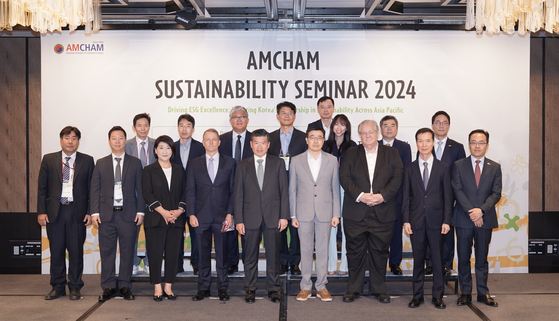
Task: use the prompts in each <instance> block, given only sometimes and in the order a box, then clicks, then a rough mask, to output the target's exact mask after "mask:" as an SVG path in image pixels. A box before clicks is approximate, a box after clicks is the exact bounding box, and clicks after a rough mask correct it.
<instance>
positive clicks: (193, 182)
mask: <svg viewBox="0 0 559 321" xmlns="http://www.w3.org/2000/svg"><path fill="white" fill-rule="evenodd" d="M236 166H237V164H236V162H235V160H234V159H233V158H231V157H229V156H225V155H223V154H219V167H218V169H217V174H216V175H215V178H214V182H213V183H212V180H211V179H210V175H209V174H208V166H207V164H206V154H204V155H202V156H200V157H197V158H195V159H193V160H192V161H191V162H190V165H188V168H187V170H186V176H187V179H186V204H187V206H186V216H191V215H195V216H196V218H197V219H198V222H199V223H212V222H215V223H221V222H223V221H224V220H225V217H226V216H227V214H231V215H233V214H234V213H233V192H234V187H235V168H236Z"/></svg>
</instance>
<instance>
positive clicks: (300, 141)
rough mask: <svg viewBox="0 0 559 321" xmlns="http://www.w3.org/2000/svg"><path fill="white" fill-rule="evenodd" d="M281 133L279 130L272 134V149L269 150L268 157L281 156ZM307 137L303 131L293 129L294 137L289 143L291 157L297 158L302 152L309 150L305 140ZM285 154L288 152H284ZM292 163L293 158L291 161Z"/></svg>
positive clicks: (292, 136)
mask: <svg viewBox="0 0 559 321" xmlns="http://www.w3.org/2000/svg"><path fill="white" fill-rule="evenodd" d="M280 131H281V129H277V130H275V131H273V132H271V133H270V148H269V149H268V155H274V156H279V154H280V151H281V140H280ZM306 137H307V135H306V134H305V133H303V132H302V131H300V130H298V129H296V128H295V127H293V135H291V141H290V142H289V148H288V150H289V157H293V156H297V155H299V154H301V153H302V152H304V151H306V150H307V141H306V140H305V138H306ZM282 152H283V153H284V154H285V153H286V151H282ZM289 161H290V162H291V158H290V159H289Z"/></svg>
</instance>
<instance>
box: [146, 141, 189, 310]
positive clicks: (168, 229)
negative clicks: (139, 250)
mask: <svg viewBox="0 0 559 321" xmlns="http://www.w3.org/2000/svg"><path fill="white" fill-rule="evenodd" d="M154 152H155V157H156V158H157V162H155V163H153V164H151V165H149V166H146V167H145V168H144V171H143V174H142V193H143V194H144V200H145V202H146V204H147V207H148V210H147V211H146V216H145V219H144V228H145V230H146V250H147V254H148V258H149V262H150V271H149V272H150V273H149V276H150V282H151V283H152V284H153V285H154V294H153V299H154V300H155V301H157V302H160V301H162V300H163V298H165V297H166V298H167V299H169V300H175V299H176V298H177V297H176V295H175V294H174V293H173V290H172V285H173V282H175V278H176V274H177V265H178V258H179V246H180V244H181V240H182V235H183V231H184V224H185V215H184V209H185V208H186V204H185V203H184V199H185V190H186V176H185V174H184V169H183V168H182V166H181V165H178V164H174V163H171V158H172V157H173V156H174V155H175V144H174V142H173V140H172V139H171V137H169V136H166V135H164V136H159V137H158V138H157V139H156V140H155V144H154ZM163 256H165V277H164V280H163V281H164V282H165V289H164V290H163V289H162V288H161V281H162V280H161V264H162V260H163Z"/></svg>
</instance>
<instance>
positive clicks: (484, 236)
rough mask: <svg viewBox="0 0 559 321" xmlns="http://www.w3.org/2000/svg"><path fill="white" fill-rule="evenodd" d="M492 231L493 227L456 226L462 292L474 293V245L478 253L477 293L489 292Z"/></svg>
mask: <svg viewBox="0 0 559 321" xmlns="http://www.w3.org/2000/svg"><path fill="white" fill-rule="evenodd" d="M492 231H493V230H491V229H484V228H480V227H475V226H474V227H464V228H463V227H457V228H456V239H457V251H458V279H459V281H460V291H462V294H472V269H471V265H470V258H471V256H472V246H474V247H475V255H476V263H475V271H476V286H477V295H486V294H489V289H488V288H487V276H488V274H489V264H488V263H487V254H488V253H489V243H491V235H492V234H491V233H492Z"/></svg>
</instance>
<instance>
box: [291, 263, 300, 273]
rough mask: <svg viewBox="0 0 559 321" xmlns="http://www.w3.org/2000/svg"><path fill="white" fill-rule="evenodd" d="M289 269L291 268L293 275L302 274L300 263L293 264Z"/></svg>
mask: <svg viewBox="0 0 559 321" xmlns="http://www.w3.org/2000/svg"><path fill="white" fill-rule="evenodd" d="M289 269H290V270H291V275H301V270H300V269H299V266H298V265H292V266H291V267H290V268H289Z"/></svg>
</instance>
